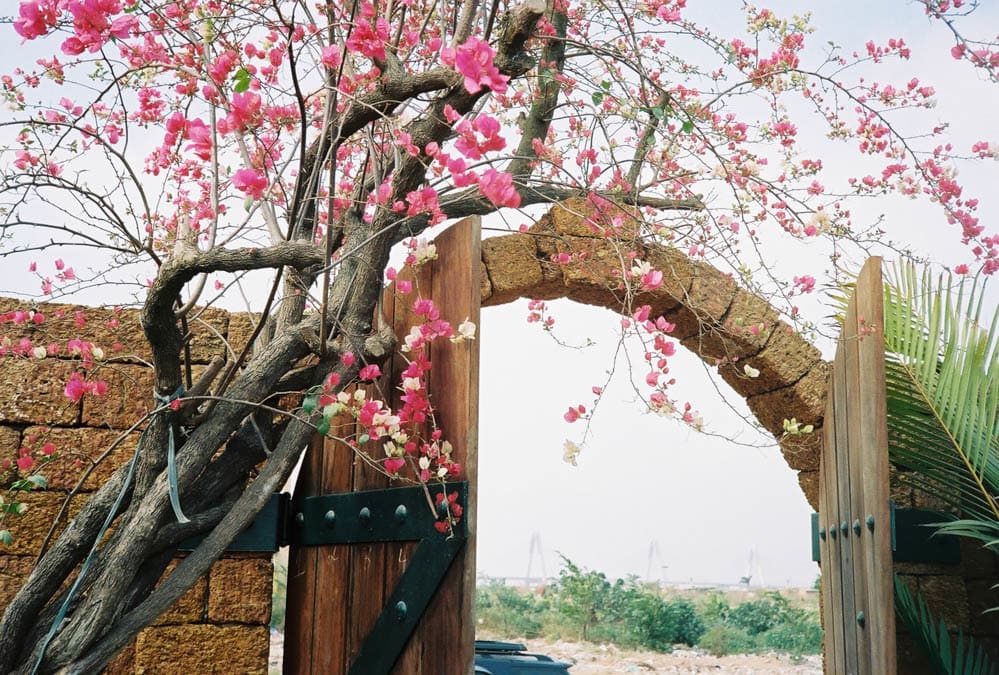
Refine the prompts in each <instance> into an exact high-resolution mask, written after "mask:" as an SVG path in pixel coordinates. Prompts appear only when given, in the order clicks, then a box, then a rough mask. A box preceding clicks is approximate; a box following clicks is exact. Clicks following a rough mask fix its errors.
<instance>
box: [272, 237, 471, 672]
mask: <svg viewBox="0 0 999 675" xmlns="http://www.w3.org/2000/svg"><path fill="white" fill-rule="evenodd" d="M479 236H480V225H479V221H478V219H477V218H470V219H466V220H465V221H462V222H460V223H458V224H456V225H454V226H452V227H451V228H449V229H448V230H446V231H445V232H443V233H442V234H441V235H439V236H438V237H437V238H436V240H435V242H434V243H435V244H436V246H437V251H438V255H439V259H440V263H441V264H439V265H438V264H435V262H436V261H431V262H429V263H427V264H424V265H422V266H421V267H419V268H418V269H417V271H416V273H415V276H413V277H410V278H411V280H412V282H413V290H412V292H411V293H409V294H408V295H401V294H396V293H395V292H394V289H392V288H389V289H388V290H387V291H386V293H385V296H384V297H385V300H384V315H385V318H386V320H387V321H389V322H391V323H392V325H393V326H394V327H395V332H396V335H397V336H399V339H400V340H402V339H403V338H404V337H405V335H406V334H407V333H408V332H409V329H410V326H412V325H414V324H415V323H416V321H415V320H414V315H413V314H412V304H413V301H414V299H416V298H417V297H424V298H431V299H433V300H434V303H435V304H436V305H437V307H438V308H439V309H440V310H441V313H442V316H441V318H442V319H445V320H447V321H449V322H450V323H451V325H452V326H455V327H457V326H458V325H459V324H460V323H461V322H462V321H464V320H465V319H468V320H470V321H472V322H473V323H475V324H476V325H478V322H479V298H480V290H479V289H480V264H481V263H480V249H479ZM400 278H403V275H402V273H400ZM397 283H398V282H397ZM430 350H431V353H430V354H429V357H430V360H431V362H432V364H433V365H432V368H431V371H430V375H429V378H428V383H427V386H428V391H429V393H430V397H431V403H432V405H433V406H434V417H435V419H436V421H437V425H438V428H440V429H441V430H443V433H444V437H445V438H446V439H447V440H449V441H450V442H451V444H452V445H453V448H454V449H453V454H452V458H453V459H454V461H457V462H459V463H460V464H461V465H462V467H463V478H464V482H462V483H458V484H454V485H451V486H449V487H448V488H447V489H446V492H447V494H448V495H452V494H456V495H457V503H458V504H460V505H461V506H462V509H463V512H462V514H461V520H460V522H459V524H458V525H457V526H455V528H454V531H453V532H451V533H441V532H439V531H437V529H436V528H435V527H434V524H435V522H437V517H438V516H437V514H436V513H435V511H434V509H433V508H431V506H430V503H431V502H433V501H435V500H436V499H438V496H437V495H438V494H439V493H441V492H442V491H443V490H444V489H443V488H442V487H441V486H439V485H436V486H434V485H428V488H429V494H428V492H427V490H425V489H424V488H423V487H422V486H409V487H402V488H399V487H395V486H391V487H390V481H389V479H388V478H387V477H386V476H385V475H384V474H382V473H381V472H379V471H377V470H376V469H375V468H373V466H372V462H371V461H369V460H367V459H366V458H364V457H362V456H360V455H359V454H358V453H356V452H355V451H354V450H353V449H352V448H350V447H349V446H347V445H345V444H343V443H338V442H334V441H331V440H326V441H325V442H324V441H323V440H322V439H318V440H317V441H316V442H315V443H313V445H312V447H310V448H309V450H308V452H307V453H306V459H305V461H304V463H303V466H302V469H301V473H300V477H299V480H298V483H297V485H296V488H295V496H294V499H293V507H292V508H293V513H294V518H295V519H297V521H295V522H294V523H293V525H292V529H293V532H292V534H291V539H292V548H291V553H290V560H289V565H288V606H287V615H286V617H287V618H286V633H285V654H284V672H285V673H296V674H298V673H311V674H313V675H340V674H342V673H352V674H357V675H380V674H381V673H389V672H394V673H404V674H405V675H411V674H412V675H420V674H426V675H442V674H459V673H470V672H471V668H472V661H473V658H474V653H473V650H474V647H473V640H474V626H473V624H472V603H473V597H474V592H475V499H476V462H477V457H476V449H477V432H478V378H479V367H478V366H479V352H478V342H477V341H474V340H473V341H465V342H461V343H459V344H452V343H451V342H449V341H448V340H446V339H437V340H435V341H434V342H433V343H432V344H431V346H430ZM404 363H405V362H404V361H403V360H402V359H401V357H399V356H398V355H397V357H396V359H395V361H394V363H393V364H386V366H385V367H384V368H383V370H384V371H386V372H385V375H384V376H383V378H382V379H381V383H382V384H381V393H380V394H379V395H380V396H382V397H385V398H388V397H390V396H391V399H392V405H393V408H395V407H396V405H397V403H398V400H397V399H398V397H399V396H400V395H401V392H400V391H399V390H398V384H399V382H398V377H399V373H401V372H402V369H403V368H405V365H404ZM343 423H344V424H346V425H353V421H352V420H351V419H350V418H349V416H348V417H347V419H346V420H344V421H343ZM348 430H349V429H348ZM333 432H334V433H336V429H333ZM341 435H342V434H341ZM375 454H376V453H375V452H374V451H372V455H375ZM375 459H380V458H378V457H375ZM396 483H397V484H398V481H397V482H396ZM330 542H336V543H330ZM296 543H297V544H298V545H296ZM438 582H439V585H438Z"/></svg>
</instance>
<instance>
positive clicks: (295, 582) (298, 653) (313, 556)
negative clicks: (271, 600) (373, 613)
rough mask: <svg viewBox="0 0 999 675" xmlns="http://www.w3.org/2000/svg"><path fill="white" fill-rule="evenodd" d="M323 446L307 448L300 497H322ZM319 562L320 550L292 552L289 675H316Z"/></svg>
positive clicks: (315, 443)
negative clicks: (314, 648)
mask: <svg viewBox="0 0 999 675" xmlns="http://www.w3.org/2000/svg"><path fill="white" fill-rule="evenodd" d="M322 446H323V440H322V439H321V438H318V437H316V438H313V439H312V442H311V443H310V444H309V447H308V449H306V451H305V458H304V460H303V462H302V467H301V468H300V470H299V474H298V480H297V481H296V483H295V494H296V496H297V495H301V496H303V497H304V496H310V495H315V494H319V481H320V478H321V476H322V475H323V470H322V461H323V447H322ZM318 560H319V550H318V549H316V548H306V547H293V548H292V549H291V550H290V551H289V552H288V586H287V589H288V590H287V595H286V600H285V602H286V603H287V610H286V612H285V640H284V665H283V668H284V672H285V673H297V674H301V675H310V674H311V673H312V659H313V651H312V650H313V646H314V644H315V641H314V637H313V628H314V626H315V611H316V607H315V603H316V597H317V594H316V582H317V579H318V570H317V565H318Z"/></svg>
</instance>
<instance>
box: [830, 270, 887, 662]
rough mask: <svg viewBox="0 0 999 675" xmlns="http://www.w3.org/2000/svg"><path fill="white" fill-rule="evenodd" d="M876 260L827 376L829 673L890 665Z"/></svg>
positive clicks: (862, 281) (864, 275)
mask: <svg viewBox="0 0 999 675" xmlns="http://www.w3.org/2000/svg"><path fill="white" fill-rule="evenodd" d="M883 302H884V296H883V289H882V280H881V259H880V258H871V259H870V260H868V261H867V263H866V264H865V265H864V268H863V270H861V273H860V277H859V279H858V281H857V286H856V289H855V291H854V294H853V298H852V299H851V300H850V303H849V307H848V308H847V311H846V316H845V319H844V322H843V327H842V331H841V332H840V337H839V342H838V344H837V347H836V360H835V362H834V364H833V370H832V373H831V375H830V378H829V387H828V393H827V401H826V411H825V421H824V427H823V428H824V434H825V435H824V439H823V440H824V448H823V452H822V465H821V468H820V471H821V478H820V488H819V525H818V526H819V553H820V558H821V564H822V623H823V625H824V627H825V649H824V651H825V663H826V671H827V672H829V673H836V674H837V675H838V674H839V673H849V674H851V675H852V674H854V673H874V674H876V675H893V674H894V673H895V672H896V657H895V610H894V594H893V585H892V550H891V548H892V547H891V522H890V521H891V515H890V507H889V492H888V479H889V475H888V429H887V422H886V417H887V406H886V401H885V370H884V336H883V334H882V329H883V327H884V304H883Z"/></svg>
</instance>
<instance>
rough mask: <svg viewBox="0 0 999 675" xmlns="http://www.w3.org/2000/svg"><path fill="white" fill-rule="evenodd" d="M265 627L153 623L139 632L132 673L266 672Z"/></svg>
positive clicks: (153, 674) (266, 644) (267, 636)
mask: <svg viewBox="0 0 999 675" xmlns="http://www.w3.org/2000/svg"><path fill="white" fill-rule="evenodd" d="M268 650H269V633H268V629H267V627H266V626H212V625H206V624H187V625H182V626H154V627H151V628H147V629H146V630H144V631H142V632H141V633H140V634H139V637H138V639H137V640H136V644H135V673H136V674H137V675H138V674H142V675H159V674H161V673H162V674H164V675H166V674H169V675H175V674H176V673H191V674H193V673H241V674H242V673H266V672H267V655H268Z"/></svg>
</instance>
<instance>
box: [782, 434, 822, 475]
mask: <svg viewBox="0 0 999 675" xmlns="http://www.w3.org/2000/svg"><path fill="white" fill-rule="evenodd" d="M780 451H781V453H783V455H784V459H785V460H786V461H787V465H788V466H789V467H791V468H792V469H794V470H795V471H818V470H819V464H820V463H821V461H822V427H819V428H817V429H815V430H814V431H813V432H812V433H810V434H802V435H800V436H788V437H787V438H785V439H784V440H782V441H781V442H780Z"/></svg>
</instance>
